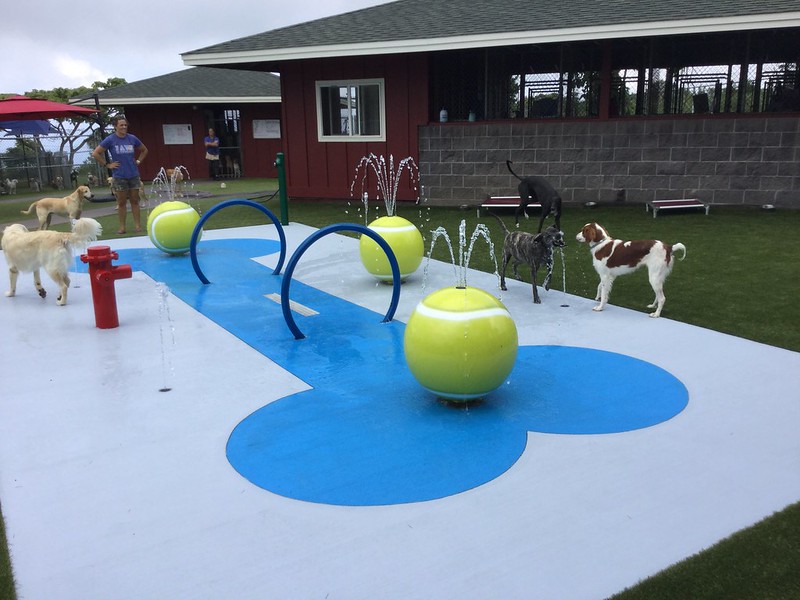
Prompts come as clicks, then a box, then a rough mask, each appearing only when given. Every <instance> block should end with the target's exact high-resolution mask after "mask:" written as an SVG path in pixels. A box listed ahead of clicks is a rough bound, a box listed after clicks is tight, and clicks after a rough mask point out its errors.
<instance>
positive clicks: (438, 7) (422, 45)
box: [182, 0, 800, 65]
mask: <svg viewBox="0 0 800 600" xmlns="http://www.w3.org/2000/svg"><path fill="white" fill-rule="evenodd" d="M797 26H800V2H798V0H764V1H759V0H668V1H664V0H658V1H653V0H604V1H603V2H597V1H596V0H478V1H477V2H476V1H475V0H397V1H396V2H390V3H388V4H381V5H378V6H374V7H371V8H365V9H362V10H357V11H352V12H348V13H345V14H342V15H337V16H333V17H327V18H324V19H317V20H315V21H309V22H307V23H301V24H298V25H292V26H289V27H283V28H281V29H275V30H273V31H267V32H264V33H260V34H256V35H251V36H248V37H243V38H238V39H235V40H231V41H228V42H223V43H220V44H215V45H213V46H208V47H205V48H200V49H198V50H193V51H191V52H186V53H183V54H182V57H183V60H184V62H185V63H186V64H194V65H200V64H234V63H238V64H241V63H247V62H264V61H279V60H293V59H298V58H316V57H324V56H328V57H330V56H355V55H364V54H390V53H391V54H396V53H406V52H419V51H431V50H446V49H457V48H477V47H490V46H508V45H515V44H530V43H544V42H555V41H565V40H578V39H584V40H587V39H608V38H618V37H635V36H644V35H666V34H670V35H672V34H678V33H699V32H708V31H733V30H744V29H763V28H770V27H797Z"/></svg>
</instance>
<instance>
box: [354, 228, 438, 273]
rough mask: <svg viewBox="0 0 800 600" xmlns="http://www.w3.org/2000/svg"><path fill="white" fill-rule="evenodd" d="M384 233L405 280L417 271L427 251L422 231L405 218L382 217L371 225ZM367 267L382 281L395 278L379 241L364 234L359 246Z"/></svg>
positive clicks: (376, 231)
mask: <svg viewBox="0 0 800 600" xmlns="http://www.w3.org/2000/svg"><path fill="white" fill-rule="evenodd" d="M368 227H369V228H370V229H372V230H373V231H374V232H375V233H377V234H378V235H380V236H381V237H382V238H383V239H384V240H386V243H387V244H389V247H390V248H391V249H392V251H393V252H394V256H395V258H396V259H397V266H398V267H400V279H401V280H403V279H405V278H406V277H408V276H409V275H411V274H412V273H413V272H414V271H416V270H417V268H418V267H419V265H420V263H421V262H422V253H423V251H424V248H423V244H422V234H421V233H420V232H419V229H417V228H416V227H415V226H414V224H413V223H412V222H411V221H409V220H407V219H404V218H403V217H380V218H378V219H375V220H374V221H373V222H372V223H370V224H369V225H368ZM359 251H360V253H361V262H362V263H363V264H364V268H365V269H367V271H368V272H369V273H370V274H371V275H373V276H374V277H376V278H378V279H379V280H381V281H391V280H392V266H391V264H389V259H388V258H387V256H386V253H385V252H384V251H383V248H381V247H380V246H379V245H378V243H377V242H376V241H375V240H373V239H372V238H371V237H369V236H368V235H362V236H361V242H360V245H359Z"/></svg>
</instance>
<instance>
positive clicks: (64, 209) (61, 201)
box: [20, 185, 92, 229]
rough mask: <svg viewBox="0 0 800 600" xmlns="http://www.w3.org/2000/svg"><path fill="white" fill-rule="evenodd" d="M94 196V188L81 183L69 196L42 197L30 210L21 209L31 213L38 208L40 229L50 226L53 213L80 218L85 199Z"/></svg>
mask: <svg viewBox="0 0 800 600" xmlns="http://www.w3.org/2000/svg"><path fill="white" fill-rule="evenodd" d="M91 197H92V190H90V189H89V186H87V185H79V186H78V188H77V189H76V190H75V191H74V192H72V193H71V194H70V195H69V196H65V197H64V198H42V199H41V200H37V201H36V202H34V203H33V204H31V205H30V206H29V207H28V210H23V211H20V212H21V213H22V214H23V215H29V214H31V212H32V211H33V209H34V208H35V209H36V216H37V217H38V218H39V229H47V228H48V227H50V220H51V219H52V218H53V214H57V215H64V216H68V217H69V218H70V219H80V218H81V212H83V200H84V199H85V198H91Z"/></svg>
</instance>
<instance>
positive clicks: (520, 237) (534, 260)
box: [489, 211, 566, 304]
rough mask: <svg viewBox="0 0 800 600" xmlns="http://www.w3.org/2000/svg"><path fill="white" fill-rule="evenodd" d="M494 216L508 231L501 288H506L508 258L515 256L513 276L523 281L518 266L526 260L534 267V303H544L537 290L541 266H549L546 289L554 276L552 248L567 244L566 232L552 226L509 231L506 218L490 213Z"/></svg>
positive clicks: (504, 241)
mask: <svg viewBox="0 0 800 600" xmlns="http://www.w3.org/2000/svg"><path fill="white" fill-rule="evenodd" d="M489 214H491V215H492V216H493V217H494V218H495V219H497V220H498V221H500V225H501V226H502V227H503V231H504V232H505V235H506V237H505V239H504V240H503V270H502V272H501V273H500V289H501V290H505V289H506V267H507V266H508V261H510V260H511V259H512V258H513V259H514V262H513V268H514V277H516V278H517V279H519V280H520V281H521V280H522V277H520V274H519V271H518V270H517V267H518V266H519V265H521V264H523V263H525V264H526V265H528V266H529V267H530V268H531V285H532V286H533V302H534V303H535V304H541V303H542V301H541V300H540V299H539V292H538V291H537V290H536V274H537V272H538V271H539V268H540V267H542V266H544V267H545V268H546V269H547V275H545V278H544V281H543V282H542V287H543V288H544V289H546V290H549V289H550V279H551V278H552V276H553V248H554V247H558V248H563V247H564V246H566V243H565V242H564V232H563V231H559V230H558V229H556V228H555V227H553V226H550V227H548V228H547V229H545V230H544V233H537V234H536V235H534V234H532V233H527V232H526V231H509V230H508V228H507V227H506V224H505V223H503V220H502V219H501V218H500V217H498V216H497V215H496V214H494V213H492V212H491V211H490V212H489Z"/></svg>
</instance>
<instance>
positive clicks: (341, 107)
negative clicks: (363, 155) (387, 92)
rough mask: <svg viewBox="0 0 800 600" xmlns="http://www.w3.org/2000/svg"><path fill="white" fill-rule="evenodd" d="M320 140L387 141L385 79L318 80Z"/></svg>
mask: <svg viewBox="0 0 800 600" xmlns="http://www.w3.org/2000/svg"><path fill="white" fill-rule="evenodd" d="M317 135H318V138H319V141H320V142H363V141H375V142H384V141H386V110H385V98H384V81H383V79H358V80H354V81H318V82H317Z"/></svg>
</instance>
